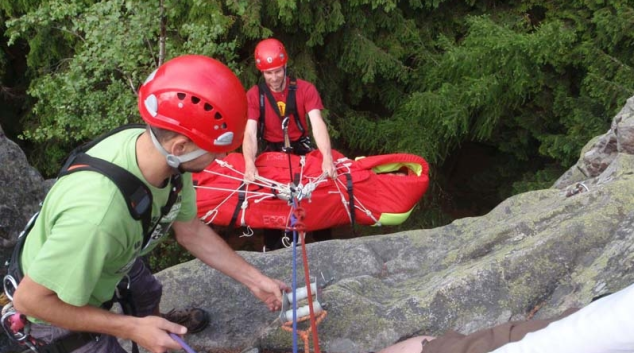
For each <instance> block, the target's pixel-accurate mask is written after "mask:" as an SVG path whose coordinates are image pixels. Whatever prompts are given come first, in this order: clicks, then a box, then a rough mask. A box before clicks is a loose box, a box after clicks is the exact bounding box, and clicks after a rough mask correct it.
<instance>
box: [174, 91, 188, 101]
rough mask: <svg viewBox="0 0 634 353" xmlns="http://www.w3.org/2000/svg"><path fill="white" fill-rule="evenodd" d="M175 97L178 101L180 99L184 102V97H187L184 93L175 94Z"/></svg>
mask: <svg viewBox="0 0 634 353" xmlns="http://www.w3.org/2000/svg"><path fill="white" fill-rule="evenodd" d="M176 96H178V99H180V100H184V99H185V97H187V95H186V94H185V93H177V94H176Z"/></svg>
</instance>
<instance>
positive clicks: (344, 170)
mask: <svg viewBox="0 0 634 353" xmlns="http://www.w3.org/2000/svg"><path fill="white" fill-rule="evenodd" d="M215 162H216V163H218V164H219V165H220V166H221V167H223V168H227V169H230V170H231V171H233V172H235V173H236V174H238V175H242V176H244V173H243V172H240V171H238V170H236V169H235V168H234V167H233V166H232V165H231V164H229V163H228V162H225V161H223V160H215ZM334 164H335V170H336V171H337V174H350V166H351V165H352V163H351V160H350V159H349V158H347V157H343V158H339V159H337V160H336V161H335V163H334ZM300 165H301V169H300V177H299V180H300V183H299V185H297V186H296V187H294V190H295V191H294V192H293V191H292V190H293V185H292V182H291V183H289V184H286V185H284V184H281V183H279V182H277V181H275V180H272V179H268V178H264V177H262V176H259V175H258V176H257V177H256V178H255V180H254V181H252V182H249V183H250V184H254V185H257V186H260V187H264V188H270V189H271V190H274V191H275V193H271V192H261V191H248V190H245V191H244V192H245V197H244V201H243V202H242V204H241V205H240V208H241V209H242V215H241V219H240V223H241V225H242V226H245V225H246V226H247V233H243V235H242V236H252V235H253V230H252V229H251V228H250V227H249V226H248V225H247V224H246V221H245V219H246V210H247V209H248V206H249V199H250V198H251V199H253V200H250V201H251V202H253V203H256V204H257V203H260V202H262V201H264V200H267V199H270V198H273V197H276V198H278V199H280V200H284V201H287V202H289V205H290V202H291V200H292V197H293V196H295V197H296V198H297V200H298V201H300V200H304V199H307V200H309V202H310V201H312V200H311V199H312V193H313V192H314V191H315V190H316V189H317V188H318V187H319V185H321V184H322V183H325V182H328V180H327V179H326V177H327V175H326V174H324V173H322V174H321V175H320V176H318V177H308V176H307V177H306V180H307V181H308V182H307V183H306V184H302V183H301V181H302V180H304V166H305V165H306V157H305V156H300ZM204 172H206V173H210V174H213V175H217V176H222V177H226V178H229V179H233V180H238V181H241V182H242V184H240V186H238V188H236V189H227V188H219V187H213V186H200V185H196V186H195V187H196V188H200V189H206V190H214V191H225V192H228V193H229V195H228V196H227V197H226V198H225V199H224V200H223V201H222V202H220V203H219V204H218V205H217V206H216V207H215V208H214V209H211V210H209V211H208V212H207V213H206V214H205V215H204V216H203V217H202V220H203V221H205V223H207V224H210V223H211V222H213V220H214V219H215V217H216V216H217V215H218V213H219V208H220V207H221V206H222V205H223V204H224V203H225V202H227V201H228V200H229V199H230V198H231V197H232V196H233V195H234V194H235V193H236V192H239V189H240V188H241V187H242V186H243V183H244V182H245V181H244V178H239V177H235V176H231V175H227V174H223V173H218V172H214V171H210V170H204ZM334 184H335V187H336V188H337V191H336V193H338V194H339V195H340V201H341V204H342V206H343V207H344V209H345V210H346V214H347V215H348V219H349V221H350V223H352V214H351V210H350V202H351V201H354V208H355V209H358V210H359V211H360V212H362V213H364V214H365V215H367V216H368V217H369V218H371V219H372V220H373V221H374V222H375V223H376V224H378V225H380V223H379V221H378V220H377V219H376V218H375V217H374V216H373V215H372V212H371V211H370V210H369V209H368V208H367V207H365V205H363V203H362V202H360V201H359V199H358V198H357V197H356V196H353V198H354V199H353V200H348V201H347V200H346V198H345V194H344V192H343V191H342V188H343V189H347V185H346V184H345V183H344V182H343V181H341V180H339V179H338V178H337V179H334ZM247 189H248V188H247ZM247 193H249V194H250V195H249V194H247ZM329 193H335V191H329ZM293 194H294V195H293ZM291 214H292V208H289V214H288V216H287V222H286V223H287V224H286V228H287V229H288V228H289V222H290V216H291ZM208 217H211V219H209V220H207V219H208Z"/></svg>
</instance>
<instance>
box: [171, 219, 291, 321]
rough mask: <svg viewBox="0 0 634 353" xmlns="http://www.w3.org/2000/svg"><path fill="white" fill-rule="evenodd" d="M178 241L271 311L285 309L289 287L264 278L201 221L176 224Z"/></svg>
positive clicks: (195, 220)
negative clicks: (234, 281) (286, 292)
mask: <svg viewBox="0 0 634 353" xmlns="http://www.w3.org/2000/svg"><path fill="white" fill-rule="evenodd" d="M173 228H174V231H175V232H176V240H177V241H178V243H179V244H181V245H182V246H183V247H184V248H185V249H187V250H188V251H189V252H190V253H192V255H194V256H196V257H197V258H198V259H200V260H201V261H202V262H204V263H205V264H207V265H209V266H210V267H212V268H215V269H216V270H218V271H220V272H222V273H224V274H226V275H227V276H229V277H231V278H233V279H235V280H236V281H238V282H240V283H242V284H244V285H245V286H246V287H247V288H249V290H250V291H251V292H252V293H253V295H255V296H256V297H257V298H258V299H260V300H261V301H262V302H264V303H265V304H266V306H267V307H268V308H269V310H271V311H275V310H279V309H280V308H281V307H282V291H287V290H288V287H287V286H286V285H285V284H284V283H282V282H281V281H278V280H275V279H272V278H269V277H267V276H265V275H263V274H262V273H261V272H260V271H259V270H258V269H257V268H255V267H253V266H252V265H251V264H249V263H248V262H246V261H245V260H244V259H243V258H242V257H241V256H240V255H238V254H237V253H236V252H235V251H233V249H231V248H230V247H229V245H227V243H226V242H225V241H224V240H223V239H222V238H221V237H220V236H219V235H218V234H216V232H214V231H213V230H212V229H211V228H210V227H208V226H207V225H205V224H203V223H202V222H201V221H200V220H199V219H198V218H194V219H193V220H191V221H188V222H174V225H173Z"/></svg>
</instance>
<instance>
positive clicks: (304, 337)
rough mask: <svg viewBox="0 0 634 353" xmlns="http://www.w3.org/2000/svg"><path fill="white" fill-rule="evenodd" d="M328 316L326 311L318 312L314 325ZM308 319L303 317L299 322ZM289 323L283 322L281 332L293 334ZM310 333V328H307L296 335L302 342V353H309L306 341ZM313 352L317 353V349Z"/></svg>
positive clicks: (308, 344)
mask: <svg viewBox="0 0 634 353" xmlns="http://www.w3.org/2000/svg"><path fill="white" fill-rule="evenodd" d="M327 314H328V312H326V310H324V311H322V312H320V313H319V314H318V315H317V318H316V320H315V322H316V324H317V325H319V324H320V323H321V322H322V321H323V320H324V319H325V318H326V315H327ZM308 319H309V318H308V317H306V316H304V317H303V318H301V319H299V322H303V321H306V320H308ZM290 323H291V322H290V321H288V322H285V323H284V324H282V330H284V331H287V332H293V328H292V327H289V324H290ZM310 333H312V327H309V328H307V329H306V330H300V331H297V335H299V337H301V338H302V340H303V341H304V352H305V353H310V342H309V340H308V334H310ZM315 352H317V349H316V350H315Z"/></svg>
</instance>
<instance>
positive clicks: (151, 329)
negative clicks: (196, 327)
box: [130, 316, 187, 353]
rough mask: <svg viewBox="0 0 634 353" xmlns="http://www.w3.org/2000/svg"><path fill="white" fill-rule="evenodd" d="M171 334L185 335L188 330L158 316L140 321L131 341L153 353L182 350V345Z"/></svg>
mask: <svg viewBox="0 0 634 353" xmlns="http://www.w3.org/2000/svg"><path fill="white" fill-rule="evenodd" d="M170 333H175V334H177V335H184V334H185V333H187V328H186V327H184V326H181V325H179V324H176V323H173V322H170V321H168V320H165V319H163V318H161V317H158V316H146V317H143V318H139V319H138V323H137V325H135V326H134V329H133V330H132V332H130V339H131V340H133V341H135V342H136V343H137V344H138V345H140V346H141V347H143V348H145V349H147V350H148V351H150V352H152V353H165V352H167V351H173V350H180V349H182V347H181V345H180V344H179V343H178V342H176V341H175V340H174V339H173V338H172V337H170V336H169V334H170Z"/></svg>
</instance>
